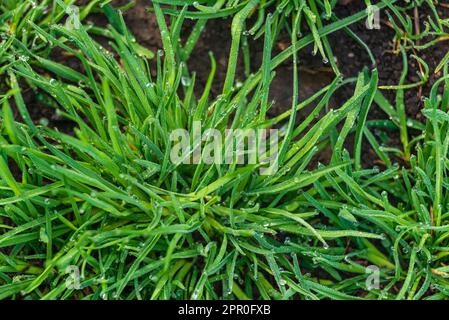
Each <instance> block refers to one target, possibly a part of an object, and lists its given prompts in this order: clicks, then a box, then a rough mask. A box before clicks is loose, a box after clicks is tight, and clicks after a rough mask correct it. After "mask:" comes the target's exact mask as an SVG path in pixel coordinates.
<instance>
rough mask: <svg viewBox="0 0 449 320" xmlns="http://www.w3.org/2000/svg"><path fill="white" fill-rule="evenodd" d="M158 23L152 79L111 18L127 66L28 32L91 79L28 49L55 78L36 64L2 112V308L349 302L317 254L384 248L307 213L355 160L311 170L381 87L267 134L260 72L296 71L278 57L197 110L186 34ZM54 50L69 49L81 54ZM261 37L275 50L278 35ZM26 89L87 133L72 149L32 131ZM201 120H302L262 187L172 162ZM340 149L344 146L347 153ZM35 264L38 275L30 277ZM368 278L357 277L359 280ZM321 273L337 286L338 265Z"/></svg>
mask: <svg viewBox="0 0 449 320" xmlns="http://www.w3.org/2000/svg"><path fill="white" fill-rule="evenodd" d="M109 9H111V8H109ZM156 10H157V11H156V13H157V15H158V18H159V19H158V21H159V23H160V29H161V32H162V36H163V43H164V51H163V55H162V51H161V52H160V53H159V54H158V55H157V70H158V75H157V77H156V78H155V79H152V78H151V75H150V72H149V66H148V61H147V60H146V59H145V58H144V57H140V56H139V55H137V54H136V52H135V51H134V49H133V48H134V47H133V45H132V38H131V37H130V35H129V34H128V32H127V31H126V27H125V25H124V23H123V21H122V20H121V17H120V16H119V15H117V14H116V13H115V12H114V11H109V14H108V16H109V18H110V21H111V23H112V25H114V26H115V28H110V29H109V32H111V33H112V34H113V35H114V39H115V40H114V41H113V42H111V43H110V45H111V47H112V48H113V50H114V52H115V54H117V55H119V57H120V61H121V64H119V62H118V61H117V60H116V59H115V57H114V55H113V54H112V53H111V52H106V51H105V50H104V49H102V48H101V47H100V46H99V45H98V44H97V43H96V42H95V41H94V40H93V39H92V38H91V37H90V36H89V35H88V34H87V32H86V30H85V29H84V28H83V27H82V28H81V29H80V30H67V29H66V28H64V27H62V26H54V27H53V29H52V30H53V32H54V36H53V35H52V34H50V33H48V32H47V31H45V30H44V29H42V28H40V27H39V26H37V25H36V24H32V26H33V29H34V32H36V33H37V34H39V35H40V36H41V37H44V38H46V39H48V40H49V42H51V43H53V44H54V45H56V46H59V47H61V48H62V49H64V50H66V51H67V52H69V53H71V54H73V55H74V56H75V57H76V58H78V59H79V61H80V62H81V63H82V64H83V67H84V68H85V70H86V71H85V73H80V72H78V71H75V70H71V69H69V68H68V67H66V66H63V65H61V64H58V63H55V62H51V61H45V62H42V60H40V59H39V57H38V56H36V55H35V54H34V53H33V52H32V51H30V50H27V49H26V48H25V47H21V49H22V52H21V54H23V55H27V56H29V58H30V60H34V59H35V60H36V61H37V62H40V64H39V67H40V68H43V69H46V70H47V71H48V72H51V73H52V74H53V75H54V78H48V77H46V76H45V75H42V74H40V73H39V72H38V71H36V69H34V68H33V67H32V66H31V65H30V64H29V63H28V62H27V59H24V60H20V61H16V62H15V63H14V67H12V68H10V69H9V70H8V73H9V79H10V84H11V91H9V92H8V93H7V94H6V96H5V98H4V99H3V112H2V133H3V134H2V144H1V150H2V154H3V157H2V161H1V162H0V174H1V177H2V183H3V185H2V190H1V192H2V197H3V200H2V205H3V209H1V214H2V216H3V217H7V218H8V219H10V220H9V221H10V224H3V227H4V228H5V230H6V232H5V233H4V234H3V235H1V236H0V246H1V247H2V248H8V249H9V250H12V254H10V255H9V257H8V258H7V256H6V255H3V259H4V261H5V263H7V264H8V266H9V267H8V268H7V269H6V271H5V272H3V274H4V276H5V277H4V278H3V281H4V285H3V286H2V290H1V293H2V295H1V296H2V297H11V296H15V295H17V294H20V295H21V296H24V297H29V298H44V299H54V298H74V297H78V298H89V299H96V298H99V297H102V298H117V299H118V298H145V299H146V298H153V299H154V298H164V299H169V298H193V299H198V298H212V299H217V298H231V297H234V298H241V299H242V298H270V297H271V298H289V297H291V296H293V295H296V294H300V295H301V296H307V297H309V298H319V297H333V298H339V297H343V298H344V297H346V298H349V297H350V296H349V294H351V293H353V292H354V290H355V289H354V288H353V284H354V283H356V281H357V279H359V278H357V277H356V278H350V279H347V283H348V286H350V287H352V289H350V290H343V292H340V291H339V290H338V289H337V288H335V286H336V283H334V282H333V281H332V280H329V281H327V282H326V281H325V282H324V283H326V284H327V285H323V284H320V283H319V282H318V279H316V278H315V275H312V274H311V275H305V274H303V273H304V271H301V270H302V269H310V271H311V272H313V270H315V269H316V270H318V269H321V266H318V265H316V263H315V262H316V261H317V259H318V256H320V255H321V254H325V255H326V256H327V255H330V256H336V257H337V256H342V255H343V253H344V247H342V245H343V243H344V242H345V241H346V240H347V239H351V238H353V237H356V238H360V239H361V238H366V239H381V238H382V236H380V235H378V234H375V233H372V232H368V231H361V230H358V229H357V228H356V229H353V228H349V229H348V228H344V227H343V226H342V225H341V224H340V223H339V222H338V221H336V220H334V221H333V223H336V224H333V223H332V224H331V225H329V226H324V225H322V223H321V222H320V219H317V218H318V215H319V212H318V211H316V210H315V209H313V208H311V207H310V205H302V204H300V205H298V203H301V202H302V201H305V200H307V199H308V198H309V197H311V196H310V195H308V194H309V193H311V194H314V193H315V191H313V190H314V187H313V184H314V183H318V181H320V180H321V179H323V178H324V177H325V176H326V175H328V174H329V173H331V172H334V171H335V170H340V169H343V168H345V167H348V165H349V163H350V162H349V161H335V163H333V164H332V165H330V166H327V167H322V168H318V169H316V170H312V171H309V170H307V165H308V163H309V162H310V160H311V158H312V156H313V155H314V154H316V153H317V152H318V151H319V150H320V149H322V148H323V147H324V146H325V145H326V144H328V143H329V142H330V140H329V139H330V132H331V131H332V129H333V128H335V126H336V125H337V124H338V123H339V122H341V121H343V120H344V119H347V117H349V116H350V114H353V110H355V109H356V108H357V106H358V104H359V103H360V101H362V100H363V99H364V97H365V96H366V95H367V93H368V88H369V84H368V83H365V81H369V80H368V79H364V78H363V77H361V78H360V79H359V80H358V82H357V83H358V85H357V89H356V91H355V93H354V97H352V98H351V99H349V100H348V101H347V102H346V103H345V104H344V105H343V106H341V107H340V108H339V109H336V110H335V111H333V112H330V113H328V114H327V115H326V116H325V117H323V118H322V119H320V120H319V121H318V122H317V123H315V124H312V120H313V119H314V118H315V114H316V113H317V112H318V111H319V110H318V109H320V108H323V107H324V106H325V105H326V103H327V101H328V99H329V97H330V96H331V92H333V91H334V90H335V89H336V88H337V87H338V86H339V85H341V82H340V81H339V78H336V79H335V81H334V82H333V83H332V84H331V85H330V86H329V87H327V88H324V89H323V90H321V91H320V92H318V93H317V94H316V95H315V96H313V97H312V98H310V99H308V100H307V101H305V102H303V103H298V104H295V105H293V106H292V110H291V111H288V112H286V113H285V114H283V115H280V116H279V117H278V118H277V119H266V117H265V114H264V113H261V114H258V116H256V117H248V116H247V115H248V114H252V113H253V112H254V111H255V108H256V107H257V106H258V104H259V103H260V100H259V97H260V96H261V95H263V93H264V90H265V87H264V86H265V85H266V84H264V81H267V79H266V78H265V77H266V73H264V71H263V70H268V71H269V70H271V69H273V68H274V67H275V66H276V65H275V63H278V64H279V63H281V62H282V61H283V59H286V58H288V55H285V54H284V55H280V56H278V57H275V58H274V60H273V62H272V61H271V59H268V58H267V59H266V60H265V61H264V65H263V66H262V68H261V71H260V72H258V73H257V74H255V75H253V76H252V77H250V78H248V80H247V81H246V82H245V83H244V84H243V86H242V87H241V88H240V89H236V88H234V87H232V90H229V91H227V93H226V94H224V95H223V96H220V97H218V98H217V99H215V100H211V99H210V97H209V89H210V83H209V84H208V86H207V87H206V89H205V91H204V93H203V95H202V97H201V99H200V100H196V99H195V97H194V95H193V94H192V92H193V87H194V85H195V81H194V80H192V81H190V84H189V85H188V86H187V88H184V89H185V94H183V95H184V97H183V98H182V97H181V96H180V95H179V91H180V90H179V89H180V86H181V85H182V81H181V78H182V69H183V66H182V65H181V64H180V63H179V60H178V58H177V55H176V54H175V52H176V51H177V50H176V49H177V48H176V41H173V39H172V38H171V37H170V35H171V34H177V33H178V30H176V27H179V24H174V27H172V29H171V30H169V29H168V28H167V26H166V25H165V21H164V19H162V16H161V12H159V11H158V9H156ZM58 38H63V39H71V44H70V45H69V44H68V43H65V42H63V41H61V40H58ZM265 38H266V41H267V43H271V42H270V33H269V32H267V33H266V35H265ZM310 41H313V40H312V39H311V40H310ZM294 45H295V44H294ZM290 54H293V55H295V51H294V50H293V51H291V53H290ZM162 57H164V62H162ZM276 58H277V59H276ZM211 59H212V72H211V79H213V69H214V67H213V66H214V61H213V57H212V58H211ZM265 72H266V71H265ZM19 78H20V79H23V80H24V81H26V82H28V83H29V85H30V87H32V88H34V90H36V91H41V92H46V94H47V96H48V97H49V98H50V99H54V101H57V102H58V110H59V113H60V114H61V115H63V116H64V117H66V118H67V119H70V120H71V121H73V122H74V124H75V132H74V133H75V135H74V136H71V135H67V134H63V133H61V132H59V131H58V130H57V129H52V128H48V127H42V126H36V125H35V124H34V123H33V121H32V119H31V118H30V116H29V113H28V111H27V109H26V105H25V103H24V101H23V98H22V95H21V89H20V87H19V81H18V79H19ZM181 91H184V90H181ZM326 92H327V93H326ZM9 97H14V101H15V104H16V106H17V108H18V110H19V112H20V114H21V117H22V119H23V121H24V123H23V124H22V123H18V122H16V121H15V120H14V119H13V117H12V111H11V107H10V103H9V102H8V101H9ZM316 99H318V100H319V103H318V105H317V107H316V108H317V109H315V111H314V112H313V113H312V114H311V115H310V116H309V118H308V120H306V123H304V124H303V125H302V126H299V127H295V126H294V121H293V122H292V119H294V118H292V115H293V114H295V113H296V112H297V110H298V109H301V108H303V107H305V106H306V105H308V104H309V103H311V102H312V101H314V100H316ZM262 101H265V100H262ZM265 103H266V101H265ZM234 106H236V107H237V109H236V108H235V107H234ZM258 109H259V108H258ZM267 109H268V106H262V107H261V108H260V110H265V111H264V112H266V110H267ZM235 110H237V111H235ZM231 115H232V117H231ZM195 117H197V118H198V119H201V121H202V122H203V123H205V124H206V127H208V128H216V129H219V130H221V131H223V130H224V129H225V128H226V127H227V126H228V125H231V126H232V127H235V128H251V127H261V128H264V127H269V126H272V125H275V124H276V123H278V122H280V121H283V120H284V119H285V118H287V117H290V124H289V129H288V130H287V131H286V133H285V135H284V136H283V137H282V139H281V141H280V146H279V149H280V150H281V152H280V157H282V158H281V159H279V163H280V168H279V172H278V174H276V175H274V176H271V177H269V178H265V177H263V176H260V175H259V174H258V167H257V166H254V165H238V164H236V163H233V164H230V165H206V164H204V163H201V164H200V165H198V166H192V165H174V164H172V163H170V161H169V157H168V155H169V152H170V148H171V145H170V143H169V141H168V137H169V133H170V130H173V129H178V128H185V129H187V130H189V131H191V130H192V127H191V126H192V120H193V119H195ZM346 121H347V122H348V121H349V120H346ZM307 123H309V124H311V125H310V126H309V125H307ZM344 138H345V137H344V135H343V134H342V135H341V138H340V140H339V141H343V140H344ZM11 162H13V163H15V165H16V166H17V167H18V168H19V170H20V181H17V180H16V178H14V176H13V173H12V172H11V169H10V168H11V166H8V163H11ZM299 191H302V192H299ZM293 207H295V208H293ZM280 234H282V237H284V238H285V239H286V240H285V243H284V242H282V241H283V240H282V237H281V238H279V235H280ZM288 238H290V239H288ZM334 242H335V245H333V243H334ZM290 254H291V255H292V256H291V258H290ZM354 255H356V253H354ZM291 259H293V260H291ZM298 259H300V260H301V261H302V262H301V266H300V265H299V262H298V261H299V260H298ZM29 261H36V262H37V266H35V267H32V268H31V267H30V266H31V265H30V262H29ZM68 266H77V267H79V269H80V270H81V276H82V279H83V280H82V283H81V286H82V287H83V288H84V289H85V290H84V291H82V292H83V293H82V292H80V291H76V290H73V289H69V288H67V286H66V281H65V280H66V278H65V276H64V270H65V269H66V268H67V267H68ZM351 268H352V267H351ZM358 268H359V269H358V270H359V271H357V272H356V273H360V272H361V270H362V269H361V267H358ZM355 269H357V268H355ZM21 270H23V271H24V274H23V275H22V276H20V278H16V279H15V280H14V282H13V281H12V280H13V278H10V276H9V274H11V275H13V274H16V273H17V272H20V271H21ZM324 270H329V272H331V274H333V275H334V276H337V274H338V272H337V273H336V271H331V269H329V267H327V266H324ZM337 277H338V278H341V277H340V276H337ZM302 283H304V285H303V284H302ZM217 285H218V286H219V287H220V288H221V289H220V290H216V289H215V288H216V287H217ZM254 286H255V287H254ZM84 292H88V293H87V294H84Z"/></svg>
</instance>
